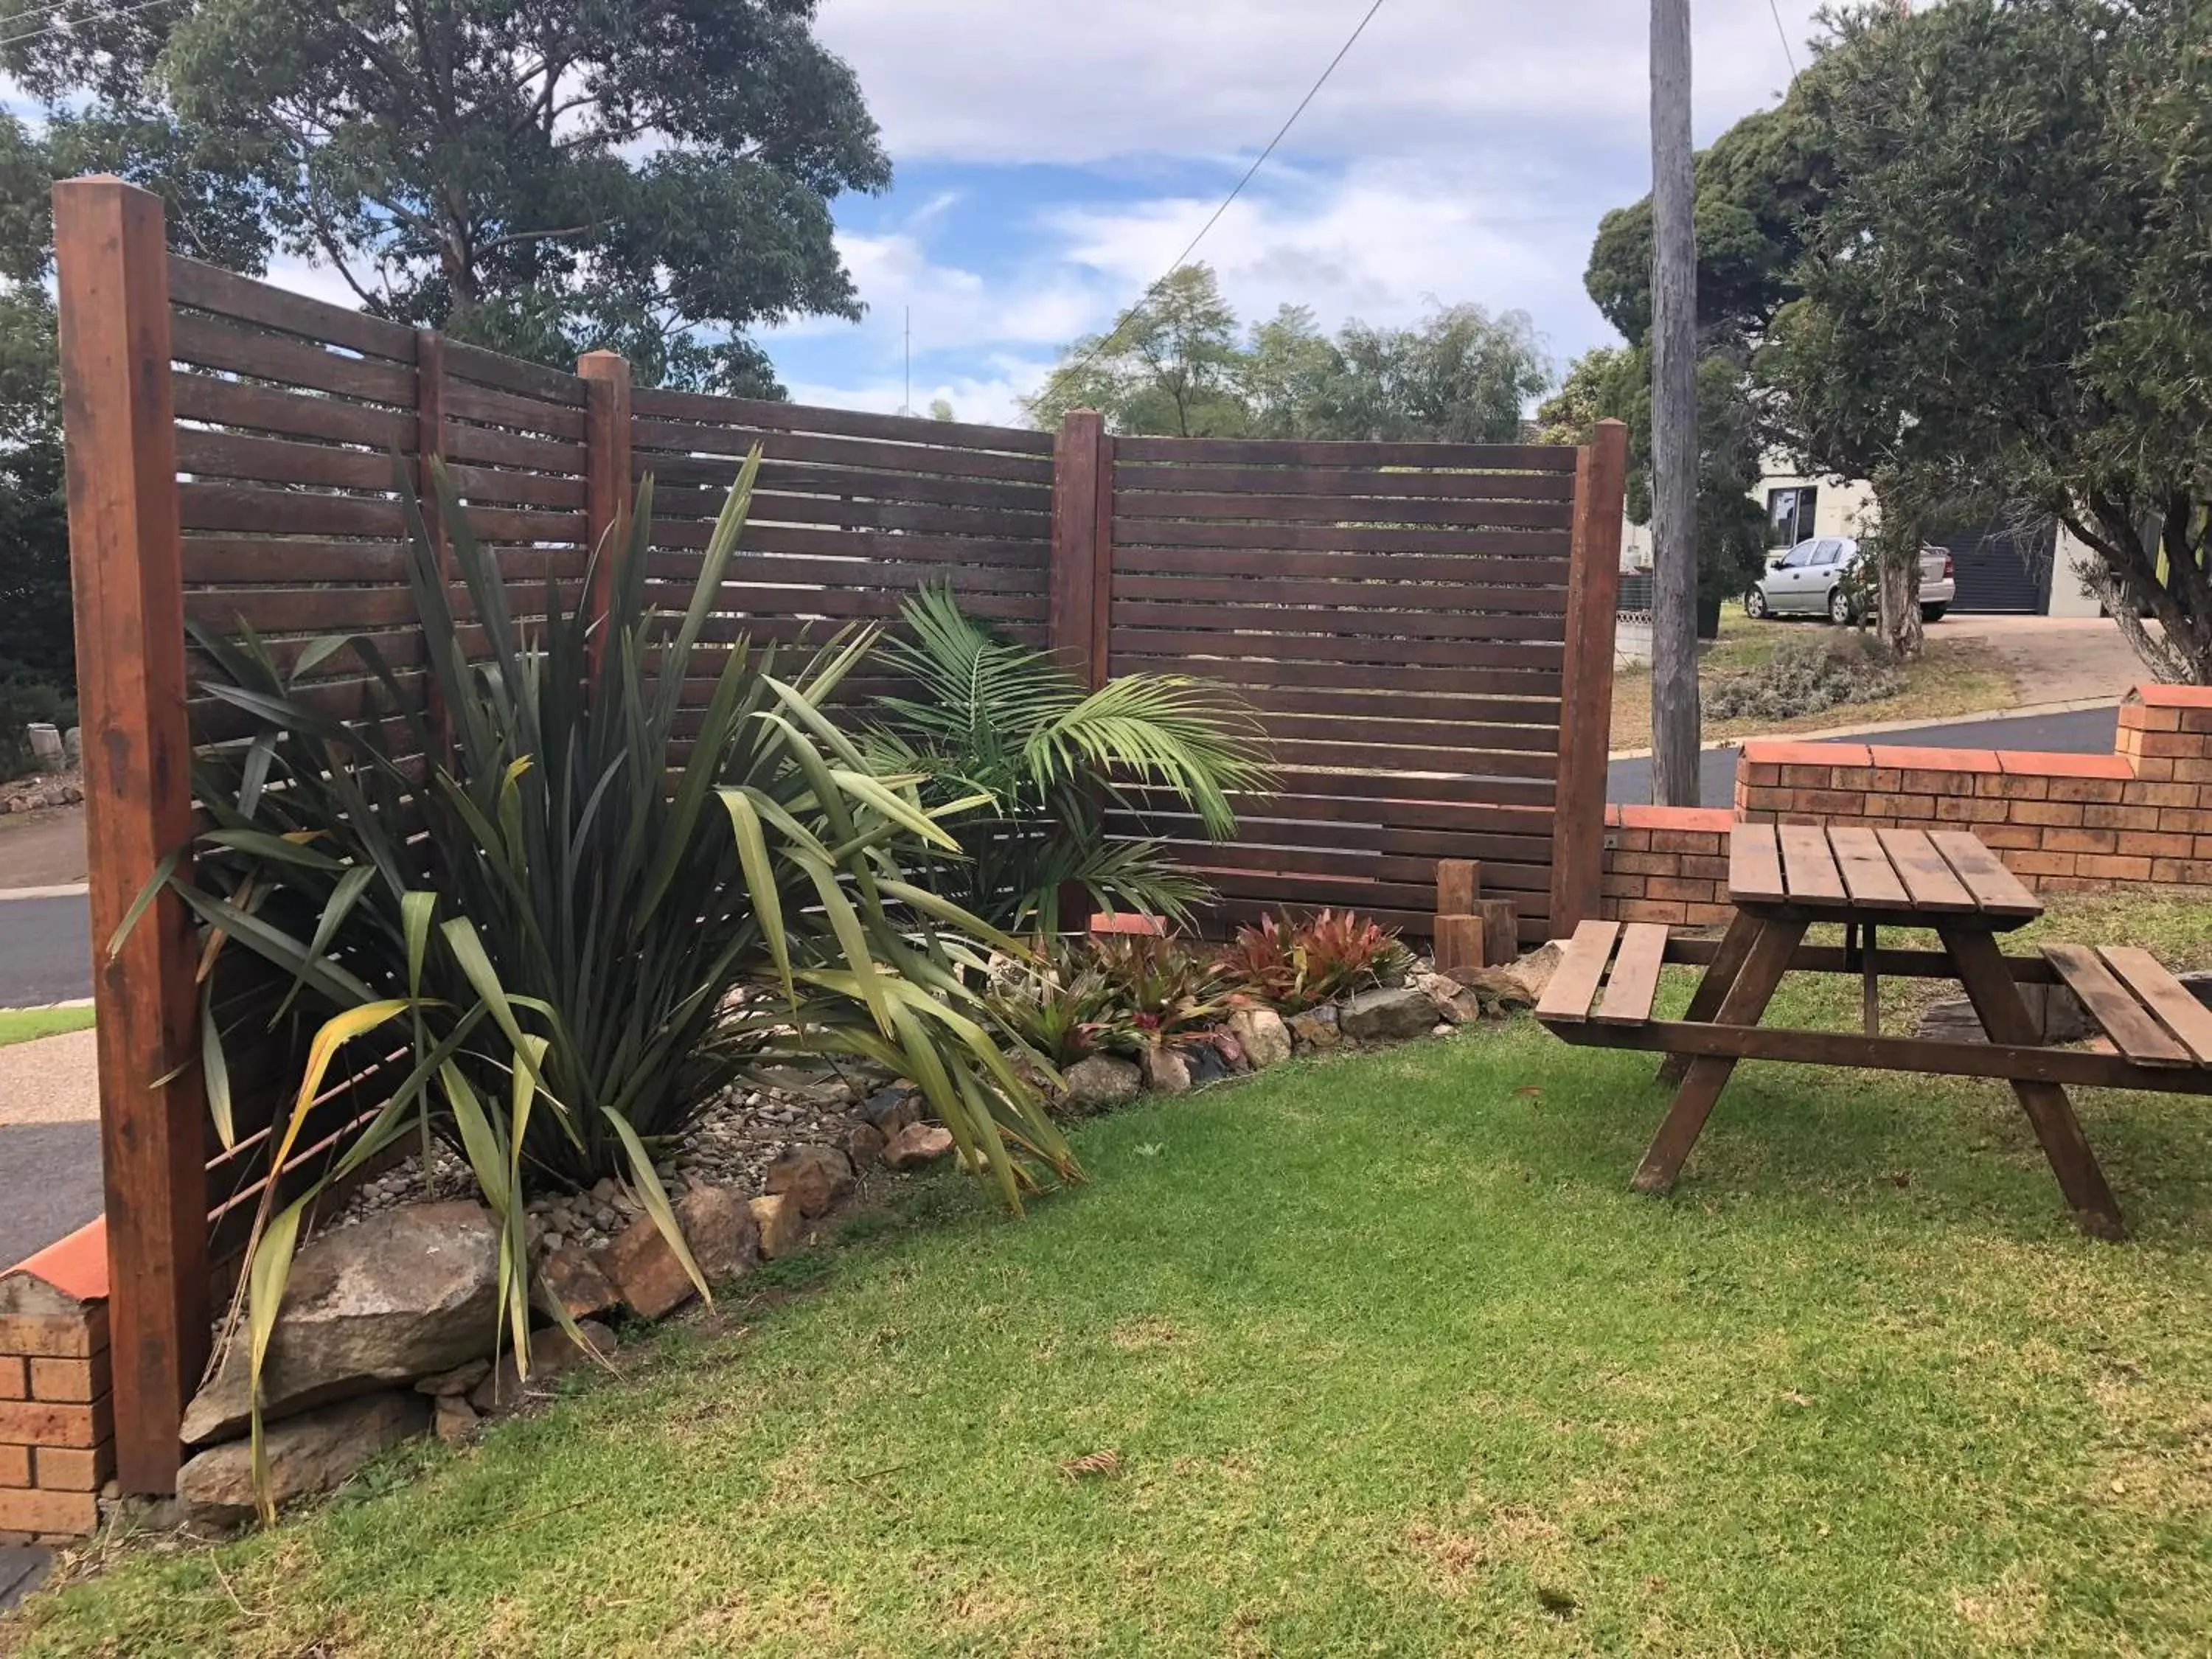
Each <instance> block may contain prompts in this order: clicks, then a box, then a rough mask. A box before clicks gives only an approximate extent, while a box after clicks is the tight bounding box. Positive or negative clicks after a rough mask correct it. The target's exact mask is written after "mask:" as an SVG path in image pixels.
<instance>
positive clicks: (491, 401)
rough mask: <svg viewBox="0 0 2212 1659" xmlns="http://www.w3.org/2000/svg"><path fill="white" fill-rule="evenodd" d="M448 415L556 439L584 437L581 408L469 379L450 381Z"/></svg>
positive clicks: (447, 386)
mask: <svg viewBox="0 0 2212 1659" xmlns="http://www.w3.org/2000/svg"><path fill="white" fill-rule="evenodd" d="M446 415H447V418H448V419H449V420H456V421H477V422H483V424H485V425H488V426H507V427H515V428H520V430H522V431H525V432H540V433H544V434H545V435H547V436H549V437H554V438H569V439H575V440H579V441H580V440H581V439H582V437H583V435H584V411H583V410H580V409H578V408H575V407H574V406H572V405H570V404H560V403H554V402H552V401H550V400H549V399H547V398H534V397H530V396H527V395H526V394H524V393H520V392H501V391H499V390H498V389H496V388H495V387H492V386H471V385H470V384H469V383H468V382H467V381H465V380H450V379H449V380H447V385H446Z"/></svg>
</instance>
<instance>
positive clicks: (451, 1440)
mask: <svg viewBox="0 0 2212 1659" xmlns="http://www.w3.org/2000/svg"><path fill="white" fill-rule="evenodd" d="M431 1407H432V1408H431V1412H430V1432H431V1433H433V1434H435V1435H436V1436H437V1437H438V1438H439V1439H441V1440H442V1441H444V1442H445V1443H446V1444H447V1445H449V1446H460V1445H465V1444H467V1443H468V1442H469V1441H471V1440H472V1439H474V1438H475V1437H476V1431H477V1425H478V1424H479V1423H481V1422H483V1419H482V1418H480V1417H478V1416H477V1408H476V1407H474V1406H471V1404H469V1402H468V1401H465V1400H461V1399H457V1398H456V1397H454V1396H453V1395H442V1394H441V1395H439V1396H438V1397H437V1399H436V1400H435V1401H432V1402H431Z"/></svg>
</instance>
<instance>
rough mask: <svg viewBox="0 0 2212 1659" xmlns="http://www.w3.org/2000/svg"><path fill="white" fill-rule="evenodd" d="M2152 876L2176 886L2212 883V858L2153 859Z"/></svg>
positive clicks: (2197, 885)
mask: <svg viewBox="0 0 2212 1659" xmlns="http://www.w3.org/2000/svg"><path fill="white" fill-rule="evenodd" d="M2150 878H2151V879H2152V880H2153V881H2163V882H2171V883H2172V884H2175V885H2176V886H2188V887H2199V886H2208V885H2212V859H2153V860H2151V861H2150Z"/></svg>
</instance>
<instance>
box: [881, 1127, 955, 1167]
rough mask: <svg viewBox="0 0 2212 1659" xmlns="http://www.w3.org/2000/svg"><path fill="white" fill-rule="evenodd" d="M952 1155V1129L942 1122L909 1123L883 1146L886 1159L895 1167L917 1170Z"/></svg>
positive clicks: (887, 1164) (889, 1164)
mask: <svg viewBox="0 0 2212 1659" xmlns="http://www.w3.org/2000/svg"><path fill="white" fill-rule="evenodd" d="M951 1156H952V1131H951V1130H950V1129H948V1128H946V1127H945V1126H944V1125H943V1124H941V1123H909V1124H908V1125H907V1126H906V1127H905V1128H903V1129H901V1130H900V1131H899V1132H898V1133H896V1134H895V1135H893V1136H892V1137H891V1139H890V1145H889V1146H886V1147H884V1164H885V1166H886V1167H888V1168H890V1169H893V1170H918V1169H920V1168H921V1166H922V1165H923V1164H934V1163H936V1162H937V1160H938V1159H939V1158H950V1157H951Z"/></svg>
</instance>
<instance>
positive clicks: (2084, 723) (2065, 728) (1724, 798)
mask: <svg viewBox="0 0 2212 1659" xmlns="http://www.w3.org/2000/svg"><path fill="white" fill-rule="evenodd" d="M2118 726H2119V709H2118V707H2117V706H2114V707H2111V708H2083V709H2076V710H2074V711H2073V712H2071V713H2069V714H2009V715H2006V716H2004V717H2002V718H2001V719H1997V720H1953V721H1950V722H1948V723H1947V724H1942V725H1937V726H1914V727H1911V728H1910V729H1908V730H1905V731H1902V732H1882V733H1881V734H1880V735H1878V736H1875V737H1870V738H1842V739H1834V740H1833V741H1842V742H1859V743H1872V744H1899V745H1918V746H1920V747H1923V748H1929V749H2027V750H2038V751H2040V752H2042V753H2045V754H2057V755H2108V754H2110V753H2112V738H2113V734H2114V732H2116V731H2117V729H2118ZM1784 736H1787V737H1790V738H1792V739H1793V740H1795V741H1797V742H1806V741H1812V742H1820V741H1822V739H1820V738H1809V739H1808V738H1807V737H1806V736H1805V735H1803V734H1802V733H1797V732H1787V733H1784ZM1735 757H1736V745H1735V744H1723V745H1722V746H1721V747H1719V748H1717V749H1708V750H1705V757H1704V759H1703V761H1702V762H1701V763H1700V764H1699V769H1698V793H1699V799H1700V800H1701V801H1702V802H1703V804H1704V805H1707V806H1730V805H1735ZM1605 790H1606V799H1607V800H1610V801H1614V802H1617V803H1619V804H1620V805H1626V806H1633V805H1641V804H1642V803H1644V802H1646V801H1649V800H1650V799H1651V762H1650V759H1649V758H1648V757H1644V756H1641V755H1638V756H1634V757H1623V758H1621V759H1620V760H1617V761H1615V762H1613V764H1612V765H1610V766H1608V767H1607V769H1606V779H1605Z"/></svg>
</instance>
